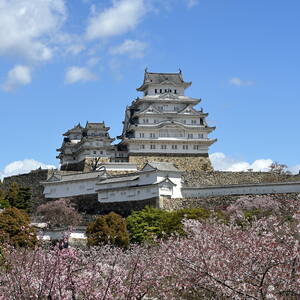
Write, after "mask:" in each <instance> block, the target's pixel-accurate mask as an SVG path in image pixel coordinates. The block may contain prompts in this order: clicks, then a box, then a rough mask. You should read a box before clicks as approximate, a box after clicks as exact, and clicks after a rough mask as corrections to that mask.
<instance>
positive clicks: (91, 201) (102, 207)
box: [48, 194, 159, 222]
mask: <svg viewBox="0 0 300 300" xmlns="http://www.w3.org/2000/svg"><path fill="white" fill-rule="evenodd" d="M68 199H70V200H71V202H72V203H73V204H74V206H75V208H76V209H77V210H78V211H79V212H80V213H82V214H83V217H84V219H85V220H86V221H87V220H88V221H89V222H90V221H91V220H93V219H94V218H95V216H96V215H105V214H108V213H110V212H115V213H117V214H119V215H121V216H123V217H127V216H129V215H130V214H131V213H132V212H133V211H136V210H142V209H143V208H144V207H145V206H151V207H159V200H158V199H157V198H151V199H146V200H140V201H124V202H113V203H100V202H98V198H97V194H93V195H86V196H75V197H69V198H68ZM54 200H57V199H51V200H50V199H48V201H54Z"/></svg>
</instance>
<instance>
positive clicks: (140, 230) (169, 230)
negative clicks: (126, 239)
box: [126, 207, 211, 243]
mask: <svg viewBox="0 0 300 300" xmlns="http://www.w3.org/2000/svg"><path fill="white" fill-rule="evenodd" d="M210 215H211V213H210V211H209V210H207V209H204V208H191V209H180V210H176V211H173V212H168V211H163V210H160V209H157V208H153V207H146V208H144V209H143V210H141V211H136V212H133V213H132V214H131V215H130V216H129V217H128V218H127V220H126V221H127V229H128V231H129V234H130V242H131V243H142V242H145V241H152V240H153V239H154V238H159V239H161V238H168V237H170V236H171V235H172V234H178V235H185V231H184V229H183V224H182V220H183V219H196V220H205V219H208V218H209V217H210Z"/></svg>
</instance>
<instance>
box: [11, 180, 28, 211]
mask: <svg viewBox="0 0 300 300" xmlns="http://www.w3.org/2000/svg"><path fill="white" fill-rule="evenodd" d="M6 200H7V201H8V202H9V204H10V206H12V207H16V208H18V209H23V210H25V211H27V212H29V211H30V208H31V191H30V188H28V187H20V186H19V185H18V184H17V183H16V182H13V183H12V184H11V185H10V186H9V189H8V191H7V194H6Z"/></svg>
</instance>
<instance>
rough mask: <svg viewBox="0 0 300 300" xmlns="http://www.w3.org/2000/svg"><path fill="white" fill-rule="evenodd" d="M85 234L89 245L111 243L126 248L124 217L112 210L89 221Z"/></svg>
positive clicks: (126, 233) (126, 234) (127, 239)
mask: <svg viewBox="0 0 300 300" xmlns="http://www.w3.org/2000/svg"><path fill="white" fill-rule="evenodd" d="M86 235H87V242H88V245H89V246H98V245H103V244H111V245H114V246H117V247H121V248H127V247H128V244H129V235H128V232H127V229H126V222H125V219H123V218H122V217H121V216H120V215H118V214H116V213H114V212H111V213H109V214H108V215H104V216H99V217H98V218H97V219H96V220H95V221H94V222H92V223H90V224H89V225H88V227H87V230H86Z"/></svg>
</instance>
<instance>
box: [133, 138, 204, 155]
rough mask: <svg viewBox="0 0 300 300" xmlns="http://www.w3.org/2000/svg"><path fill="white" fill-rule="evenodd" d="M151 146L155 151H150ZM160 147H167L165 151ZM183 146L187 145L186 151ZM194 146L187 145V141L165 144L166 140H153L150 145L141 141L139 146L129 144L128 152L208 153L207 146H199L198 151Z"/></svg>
mask: <svg viewBox="0 0 300 300" xmlns="http://www.w3.org/2000/svg"><path fill="white" fill-rule="evenodd" d="M151 144H153V145H154V144H155V145H156V146H155V149H151ZM141 145H144V148H142V147H141ZM161 145H167V149H161ZM172 145H177V149H172ZM183 145H188V149H187V150H184V149H183ZM194 145H197V144H192V143H189V142H188V141H187V142H186V143H176V141H174V142H171V141H168V143H166V140H164V141H160V140H154V141H153V142H152V143H151V142H148V141H147V142H146V141H141V142H139V144H133V143H130V144H129V152H135V153H145V152H147V153H154V154H155V153H157V154H163V153H164V152H165V153H172V154H181V153H187V154H197V153H198V154H199V153H202V154H206V153H208V146H201V145H199V147H200V148H199V149H198V150H194Z"/></svg>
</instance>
